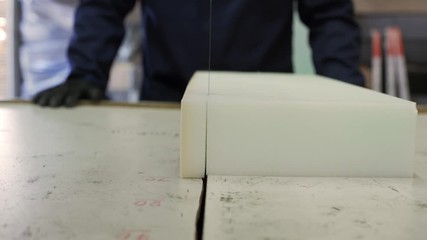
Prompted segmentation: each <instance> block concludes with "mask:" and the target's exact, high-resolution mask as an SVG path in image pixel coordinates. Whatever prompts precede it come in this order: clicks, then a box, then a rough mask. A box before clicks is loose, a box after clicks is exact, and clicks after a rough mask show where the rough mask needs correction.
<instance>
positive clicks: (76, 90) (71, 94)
mask: <svg viewBox="0 0 427 240" xmlns="http://www.w3.org/2000/svg"><path fill="white" fill-rule="evenodd" d="M103 98H105V93H104V91H103V90H102V89H101V88H99V87H97V86H95V85H93V84H91V83H88V82H86V81H84V80H80V79H69V80H67V81H66V82H65V83H62V84H60V85H58V86H56V87H53V88H49V89H47V90H44V91H42V92H40V93H38V94H37V95H36V96H35V97H34V98H33V103H35V104H38V105H40V106H43V107H45V106H48V107H61V106H66V107H74V106H76V105H77V103H78V101H79V100H80V99H88V100H95V101H98V100H101V99H103Z"/></svg>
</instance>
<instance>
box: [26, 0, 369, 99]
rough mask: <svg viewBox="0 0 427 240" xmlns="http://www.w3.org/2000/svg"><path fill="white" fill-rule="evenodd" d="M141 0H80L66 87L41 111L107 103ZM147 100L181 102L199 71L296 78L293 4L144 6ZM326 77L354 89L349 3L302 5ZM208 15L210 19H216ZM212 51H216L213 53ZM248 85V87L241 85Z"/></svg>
mask: <svg viewBox="0 0 427 240" xmlns="http://www.w3.org/2000/svg"><path fill="white" fill-rule="evenodd" d="M135 2H136V0H103V1H97V0H82V1H81V2H80V5H79V7H78V9H77V12H76V18H75V25H74V31H75V34H74V37H73V39H72V41H71V44H70V47H69V49H68V58H69V61H70V64H71V73H70V75H69V77H68V78H67V80H66V82H65V83H63V84H61V85H59V86H57V87H55V88H51V89H48V90H46V91H43V92H41V93H39V94H38V95H37V96H36V97H35V98H34V99H33V101H34V102H35V103H37V104H39V105H42V106H51V107H58V106H63V105H65V106H74V105H76V104H77V102H78V100H79V99H92V100H97V99H101V98H103V96H104V92H105V89H106V86H107V82H108V77H109V70H110V67H111V64H112V62H113V59H114V56H115V54H116V52H117V49H118V47H119V45H120V43H121V40H122V39H123V36H124V28H123V20H124V18H125V16H126V14H127V13H128V12H129V11H130V10H131V9H132V8H133V6H134V4H135ZM141 3H142V4H141V6H142V12H143V16H144V19H143V28H144V33H145V35H144V36H145V39H144V41H143V68H144V79H143V86H142V89H141V98H142V100H157V101H179V100H180V99H181V97H182V95H183V93H184V91H185V88H186V85H187V83H188V81H189V79H190V78H191V76H192V74H193V73H194V71H196V70H206V69H208V68H209V64H210V69H211V70H234V71H265V72H292V71H293V69H292V61H291V49H292V46H291V36H292V13H293V1H292V0H264V1H259V0H212V9H210V1H209V0H181V1H176V0H142V2H141ZM298 10H299V14H300V17H301V19H302V21H303V22H304V23H305V24H306V25H307V26H308V27H309V28H310V44H311V47H312V50H313V62H314V65H315V67H316V72H317V73H318V74H320V75H324V76H328V77H331V78H336V79H339V80H342V81H346V82H349V83H352V84H356V85H363V84H364V80H363V77H362V75H361V74H360V72H359V69H358V60H359V50H360V49H359V47H360V46H359V30H358V27H357V25H356V24H355V22H354V20H353V15H354V13H353V6H352V2H351V0H299V1H298ZM210 12H211V13H212V15H210ZM209 48H211V49H209ZM242 87H243V86H242Z"/></svg>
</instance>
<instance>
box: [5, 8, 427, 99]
mask: <svg viewBox="0 0 427 240" xmlns="http://www.w3.org/2000/svg"><path fill="white" fill-rule="evenodd" d="M353 2H354V5H355V11H356V18H357V22H358V23H359V25H360V28H361V31H362V43H363V45H362V52H361V55H362V58H361V62H360V66H361V69H362V70H363V73H364V74H365V77H366V79H367V87H370V86H371V85H372V84H371V82H372V61H371V58H372V56H371V45H372V41H371V31H372V29H378V30H379V31H380V32H384V30H385V29H386V28H387V27H390V26H397V27H399V28H400V29H401V31H402V35H403V44H404V49H405V52H404V55H405V58H406V67H407V72H406V74H407V76H408V85H409V90H410V98H411V100H413V101H416V102H417V103H418V104H427V30H426V29H427V27H426V26H427V1H426V0H405V1H402V0H354V1H353ZM77 3H78V0H0V99H10V98H24V99H29V98H31V97H32V96H33V95H34V94H35V93H37V92H38V91H40V90H43V89H46V88H49V87H51V86H55V85H57V84H59V83H61V82H62V81H63V80H64V78H65V76H66V75H67V74H68V71H69V66H68V62H67V59H66V55H65V51H66V48H67V45H68V42H69V40H70V38H71V35H72V23H73V16H74V11H75V7H76V5H77ZM139 9H140V8H139V7H138V6H137V7H135V10H134V11H133V12H132V14H130V16H129V17H128V19H127V21H126V29H127V35H126V38H125V40H124V42H123V44H122V47H121V49H120V51H119V54H118V56H117V59H116V62H115V64H114V67H113V69H112V71H111V79H110V82H109V88H108V89H109V91H108V94H109V96H110V97H111V99H112V100H115V101H125V102H135V101H137V100H138V98H139V95H138V91H139V88H140V85H141V78H142V77H141V76H142V71H143V70H142V69H140V66H141V64H140V61H141V54H140V52H141V51H140V42H141V40H142V38H143V36H142V32H141V30H140V29H141V28H140V24H141V22H140V14H141V13H140V12H139V11H138V10H139ZM293 38H294V55H293V60H294V67H295V71H296V73H304V74H313V73H314V68H313V65H312V61H311V51H310V47H309V45H308V30H307V28H306V27H305V26H304V25H303V24H302V23H301V21H300V20H299V17H298V13H295V16H294V36H293ZM381 71H382V72H384V70H381ZM383 75H385V74H383ZM381 81H385V80H383V79H381Z"/></svg>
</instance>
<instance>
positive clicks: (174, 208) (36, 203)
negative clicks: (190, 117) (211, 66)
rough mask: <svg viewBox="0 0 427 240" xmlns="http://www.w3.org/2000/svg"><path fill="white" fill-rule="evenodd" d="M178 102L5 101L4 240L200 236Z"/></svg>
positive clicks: (0, 229)
mask: <svg viewBox="0 0 427 240" xmlns="http://www.w3.org/2000/svg"><path fill="white" fill-rule="evenodd" d="M179 116H180V114H179V108H161V109H156V108H144V107H133V108H127V107H113V106H108V107H103V106H81V107H77V108H75V109H73V110H69V109H55V110H52V109H43V108H39V107H36V106H33V105H30V104H22V103H4V102H3V103H0V239H55V240H57V239H119V240H123V239H138V240H148V239H194V238H195V232H196V219H197V212H198V210H199V201H200V197H201V191H202V187H203V184H202V181H201V180H189V179H180V178H179V121H180V120H179Z"/></svg>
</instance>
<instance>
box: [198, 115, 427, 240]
mask: <svg viewBox="0 0 427 240" xmlns="http://www.w3.org/2000/svg"><path fill="white" fill-rule="evenodd" d="M260 161H262V159H260ZM384 167H387V166H384ZM204 226H205V227H204V232H203V235H204V239H205V240H213V239H263V240H267V239H270V240H271V239H277V240H278V239H292V240H297V239H328V240H335V239H336V240H342V239H346V240H347V239H372V240H379V239H384V240H391V239H396V240H397V239H399V240H401V239H411V240H413V239H417V240H418V239H419V240H425V239H427V115H425V114H420V116H419V120H418V130H417V146H416V156H415V174H414V177H413V178H406V179H405V178H388V179H385V178H382V179H378V178H277V177H276V178H275V177H225V176H208V183H207V192H206V206H205V221H204Z"/></svg>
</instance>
